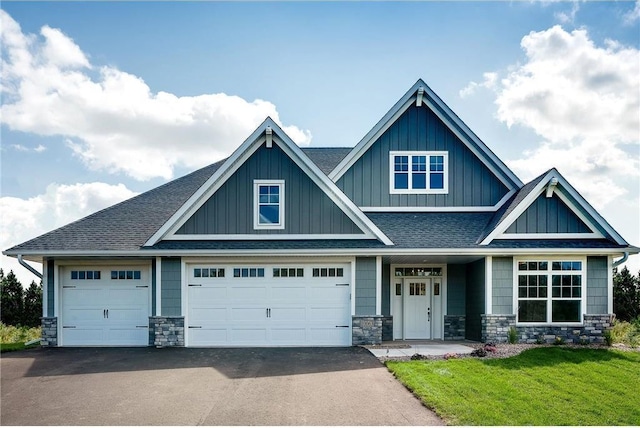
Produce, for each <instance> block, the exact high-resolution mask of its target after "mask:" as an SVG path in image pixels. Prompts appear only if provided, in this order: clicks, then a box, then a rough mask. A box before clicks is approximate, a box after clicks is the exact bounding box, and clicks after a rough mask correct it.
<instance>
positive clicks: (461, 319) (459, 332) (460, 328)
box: [444, 315, 467, 340]
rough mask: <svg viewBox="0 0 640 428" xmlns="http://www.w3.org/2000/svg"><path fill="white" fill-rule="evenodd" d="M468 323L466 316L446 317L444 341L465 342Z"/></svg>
mask: <svg viewBox="0 0 640 428" xmlns="http://www.w3.org/2000/svg"><path fill="white" fill-rule="evenodd" d="M466 322H467V320H466V317H465V316H464V315H445V316H444V340H464V339H465V324H466Z"/></svg>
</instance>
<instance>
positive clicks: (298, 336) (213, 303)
mask: <svg viewBox="0 0 640 428" xmlns="http://www.w3.org/2000/svg"><path fill="white" fill-rule="evenodd" d="M349 269H350V265H349V264H323V265H296V264H282V265H277V266H273V265H261V266H258V265H256V266H239V265H214V264H190V265H188V266H187V271H188V281H189V284H188V285H189V287H188V296H187V298H188V314H187V327H188V329H187V344H188V345H189V346H349V345H351V310H350V300H349V296H350V278H351V275H350V273H349Z"/></svg>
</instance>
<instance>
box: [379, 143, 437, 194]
mask: <svg viewBox="0 0 640 428" xmlns="http://www.w3.org/2000/svg"><path fill="white" fill-rule="evenodd" d="M396 156H408V157H409V159H408V171H407V174H408V183H407V184H408V187H409V188H408V189H396V188H395V177H394V175H395V170H394V165H395V158H396ZM413 156H426V157H427V159H426V171H425V173H426V175H427V178H426V185H427V187H426V188H425V189H413V188H411V187H412V186H411V185H412V180H411V176H412V174H413V171H411V165H412V158H413ZM432 156H442V157H443V164H444V165H443V169H442V174H443V178H442V189H431V187H430V186H431V180H430V176H429V175H430V171H429V165H430V164H431V162H430V159H431V157H432ZM389 193H390V194H392V195H443V194H448V193H449V152H447V151H390V152H389Z"/></svg>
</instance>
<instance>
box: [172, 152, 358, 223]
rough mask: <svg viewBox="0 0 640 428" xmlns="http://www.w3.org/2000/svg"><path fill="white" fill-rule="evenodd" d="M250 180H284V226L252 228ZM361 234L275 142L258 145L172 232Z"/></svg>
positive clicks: (252, 194)
mask: <svg viewBox="0 0 640 428" xmlns="http://www.w3.org/2000/svg"><path fill="white" fill-rule="evenodd" d="M254 180H284V182H285V184H284V188H285V198H284V199H285V200H284V203H285V207H284V208H285V219H284V221H285V228H284V229H282V230H280V229H268V230H255V229H254V227H253V226H254V224H253V213H254V183H253V182H254ZM362 233H363V232H362V231H361V230H360V229H359V228H358V226H356V225H355V224H354V223H353V221H351V219H350V218H349V217H347V215H346V214H344V212H342V210H341V209H340V208H338V207H337V206H336V205H335V203H334V202H333V201H332V200H331V199H330V198H329V197H328V196H327V195H326V194H325V193H324V192H323V191H322V189H320V188H319V187H318V185H316V184H315V183H314V182H313V180H311V178H309V176H307V174H306V173H305V172H304V171H303V170H302V169H301V168H300V167H299V166H298V165H297V164H296V163H295V162H293V161H292V160H291V159H290V158H289V156H287V154H286V153H284V152H283V151H282V149H280V148H279V147H278V145H277V144H276V143H275V142H274V144H273V146H272V148H270V149H268V148H266V146H265V144H263V145H262V146H261V147H259V148H258V149H257V150H256V152H255V153H253V154H252V155H251V157H250V158H249V159H247V161H246V162H245V163H244V164H243V165H242V166H240V167H239V168H238V170H237V171H236V172H235V173H234V174H233V175H232V176H231V177H230V178H229V179H228V180H227V181H226V182H225V183H224V184H223V185H222V186H221V187H220V188H219V189H218V190H217V191H216V193H215V194H214V195H213V196H211V198H209V200H208V201H207V202H205V203H204V205H202V206H201V207H200V208H199V209H198V211H196V213H195V214H194V215H193V216H191V218H189V219H188V220H187V221H186V222H185V223H184V224H183V225H182V227H180V229H178V231H177V232H176V235H189V234H204V235H208V234H215V235H218V234H362Z"/></svg>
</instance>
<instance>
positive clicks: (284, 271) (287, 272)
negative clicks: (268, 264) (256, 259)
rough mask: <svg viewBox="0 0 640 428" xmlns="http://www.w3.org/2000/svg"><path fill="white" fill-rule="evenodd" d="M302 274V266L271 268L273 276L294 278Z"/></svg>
mask: <svg viewBox="0 0 640 428" xmlns="http://www.w3.org/2000/svg"><path fill="white" fill-rule="evenodd" d="M303 276H304V268H273V277H274V278H296V277H303Z"/></svg>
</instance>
